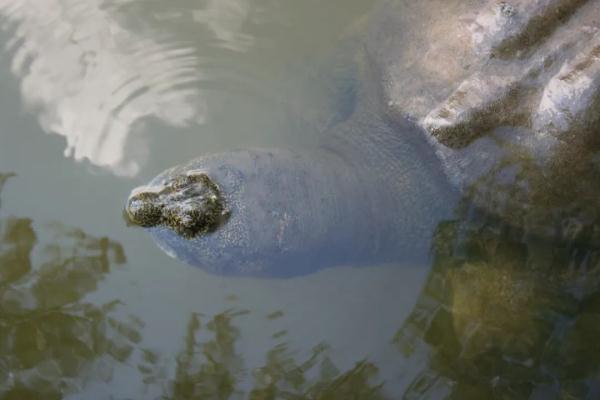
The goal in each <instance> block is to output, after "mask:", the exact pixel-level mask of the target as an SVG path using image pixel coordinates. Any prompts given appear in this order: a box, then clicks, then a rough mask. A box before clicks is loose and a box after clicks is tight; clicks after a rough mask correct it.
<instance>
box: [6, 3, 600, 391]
mask: <svg viewBox="0 0 600 400" xmlns="http://www.w3.org/2000/svg"><path fill="white" fill-rule="evenodd" d="M375 6H376V4H375V1H365V0H352V1H348V0H330V1H328V2H327V4H323V2H318V1H313V0H305V1H294V0H286V1H278V2H275V1H268V0H265V1H248V0H206V1H190V0H176V1H168V2H167V1H141V0H112V1H100V0H87V1H79V0H43V1H41V0H0V21H1V22H2V26H3V31H2V37H1V39H2V43H3V44H4V46H5V51H3V52H2V53H1V55H0V85H1V91H0V120H1V121H2V124H1V127H0V137H1V147H0V172H2V175H0V177H1V180H0V182H2V184H3V186H2V192H1V196H2V197H1V200H2V203H1V206H0V229H1V231H0V232H1V233H0V310H1V313H0V398H6V399H38V398H44V399H60V398H65V399H107V398H114V399H153V398H157V399H158V398H169V399H184V398H185V399H188V398H201V399H212V398H215V399H216V398H219V399H236V398H253V399H275V398H299V399H303V398H311V399H348V398H357V399H379V398H385V399H397V398H403V397H405V398H431V399H441V398H457V399H470V398H473V399H480V398H494V397H498V398H540V399H542V398H544V399H547V398H584V397H589V398H594V395H595V393H597V391H598V385H597V378H596V376H597V373H598V368H597V366H598V365H600V364H599V363H598V362H597V361H598V358H599V357H600V349H599V348H598V346H597V345H596V344H595V342H596V340H595V338H597V334H598V333H599V332H600V320H598V318H600V309H599V308H598V307H599V306H600V303H598V301H597V297H598V293H597V290H596V289H595V287H596V286H597V285H595V283H596V282H598V281H597V280H596V279H597V278H596V275H597V273H594V272H593V271H595V269H594V268H593V267H594V265H595V262H596V257H597V255H596V252H595V250H594V249H593V248H591V247H589V246H586V245H585V244H581V243H580V242H575V243H570V244H561V243H559V244H557V243H554V242H548V241H544V240H529V239H527V240H525V239H522V238H521V237H519V236H518V235H517V234H515V233H514V232H513V231H511V230H510V228H509V227H506V226H504V225H503V224H502V222H501V221H496V220H494V219H490V218H487V217H485V216H480V215H475V216H474V215H472V214H468V213H466V212H462V209H457V213H456V215H455V217H453V218H452V219H451V220H447V221H440V224H439V227H438V231H437V233H436V235H435V236H434V237H432V243H433V247H432V251H431V255H430V256H431V257H430V258H431V263H424V264H422V265H402V266H398V265H374V266H369V267H363V268H352V267H347V266H339V267H335V268H330V269H326V270H322V271H320V272H318V273H315V274H311V275H308V276H303V277H296V278H293V279H249V278H235V277H219V276H215V275H211V274H208V273H206V272H204V271H202V270H201V269H198V268H193V267H189V266H187V265H184V264H182V263H181V262H179V261H178V260H176V259H172V258H170V257H168V256H167V255H165V254H164V253H162V252H161V251H160V249H158V248H157V247H156V246H155V245H154V243H153V242H152V240H151V239H150V237H149V236H148V235H145V234H144V233H143V232H142V231H141V230H139V229H134V228H131V227H127V226H126V224H125V222H124V221H123V219H122V215H121V211H122V208H123V203H124V200H125V199H126V197H127V195H128V193H129V190H130V189H131V188H132V187H134V186H137V185H139V184H141V183H143V182H146V181H147V180H148V179H150V178H151V177H152V176H154V175H156V174H157V173H158V172H160V171H162V170H163V169H165V168H167V167H170V166H172V165H176V164H179V163H181V162H184V161H187V160H189V159H191V158H194V157H197V156H198V155H200V154H206V153H211V152H215V151H223V150H230V149H236V148H244V147H248V146H271V147H276V146H278V145H280V144H286V145H288V146H289V145H291V146H293V145H296V144H301V143H306V142H311V141H314V140H315V139H314V137H315V135H317V134H318V132H319V131H320V130H322V129H325V127H327V126H328V125H330V124H332V123H333V122H332V121H335V119H336V117H337V116H339V115H342V114H343V113H344V110H345V105H344V102H345V101H347V100H348V99H347V95H348V94H349V93H352V85H353V84H354V83H353V82H352V80H351V79H349V78H348V75H347V69H346V68H345V66H344V65H343V64H340V63H339V61H336V60H339V59H343V58H344V46H346V45H347V44H345V45H341V44H340V43H344V39H345V38H346V39H347V38H348V37H351V36H352V35H356V34H357V32H358V33H360V32H361V29H364V28H363V25H364V20H365V18H368V15H369V11H370V10H371V9H372V8H373V7H375ZM13 174H14V175H13ZM548 266H550V267H551V268H550V267H548ZM544 268H548V271H549V272H547V271H546V270H545V269H544ZM540 271H542V272H540ZM590 271H591V272H590ZM563 395H564V396H563ZM553 396H554V397H553ZM559 396H563V397H559Z"/></svg>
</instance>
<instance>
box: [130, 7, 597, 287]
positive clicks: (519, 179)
mask: <svg viewBox="0 0 600 400" xmlns="http://www.w3.org/2000/svg"><path fill="white" fill-rule="evenodd" d="M401 3H402V4H401V5H402V7H404V9H402V10H401V9H400V8H397V7H398V6H399V5H400V2H398V5H396V4H395V3H393V2H390V3H386V4H385V5H384V6H382V8H381V9H380V10H379V12H375V14H374V17H373V22H372V23H371V24H370V28H369V32H368V34H367V35H366V39H365V46H359V47H360V48H361V49H363V48H365V49H366V51H364V53H362V54H361V55H360V56H357V57H354V58H355V59H359V60H360V61H358V70H359V71H360V72H359V74H358V77H357V82H359V83H358V85H357V86H358V89H357V91H356V99H357V103H356V104H355V106H354V112H353V113H351V115H350V116H349V117H348V118H347V119H345V120H343V121H341V122H339V123H337V125H335V126H333V127H332V128H331V129H329V130H327V131H326V132H324V133H323V134H322V140H321V144H320V146H318V147H316V148H310V149H292V150H287V149H270V150H267V149H250V150H240V151H236V152H230V153H222V154H214V155H208V156H204V157H201V158H198V159H196V160H193V161H191V162H189V163H188V164H185V165H182V166H179V167H175V168H172V169H170V170H167V171H165V172H164V173H162V174H160V175H159V176H158V177H156V178H155V179H154V180H153V181H152V182H150V184H149V185H148V186H146V187H143V188H140V189H136V190H135V191H134V192H133V193H132V196H131V197H130V199H129V201H128V205H127V212H128V214H129V216H130V219H131V220H132V221H133V222H134V223H138V224H139V225H142V226H145V227H147V228H148V229H150V231H151V232H152V235H153V236H154V238H155V239H156V241H157V242H158V244H159V245H160V246H161V248H163V250H165V251H166V252H167V253H169V254H171V255H173V256H176V257H178V258H180V259H182V260H184V261H185V262H187V263H190V264H193V265H198V266H201V267H203V268H205V269H208V270H210V271H213V272H217V273H220V274H236V275H255V276H256V275H258V276H293V275H299V274H304V273H307V272H310V271H314V270H316V269H319V268H322V267H324V266H330V265H337V264H374V263H384V262H402V261H410V262H414V261H416V260H423V259H425V258H427V257H428V254H429V245H430V243H431V238H432V234H433V232H434V230H435V227H436V224H437V223H438V221H440V220H443V219H444V218H445V217H447V216H448V215H449V214H450V213H451V212H452V210H453V208H454V206H455V205H456V201H457V199H458V196H457V192H458V191H460V193H462V195H463V196H465V197H467V199H469V200H470V202H471V204H474V205H475V206H477V207H478V208H480V209H483V210H485V211H487V212H490V213H492V214H495V215H496V216H499V217H501V218H504V219H505V220H506V221H507V223H509V224H512V225H514V226H519V227H522V228H524V229H525V231H526V232H529V233H534V234H536V235H552V236H555V235H558V236H565V235H569V232H571V231H572V230H573V226H576V228H575V229H580V228H581V226H582V225H585V224H586V223H587V222H589V221H591V220H594V219H595V218H596V212H597V210H596V208H595V207H594V202H593V201H591V200H590V199H592V198H594V196H595V195H596V194H597V193H596V191H595V190H593V188H592V190H590V184H589V182H590V180H595V179H597V178H599V177H600V173H598V168H596V164H597V162H596V161H595V156H594V155H595V154H596V152H595V149H598V148H600V147H598V146H597V145H596V142H597V140H596V139H595V138H594V135H592V133H593V132H595V131H596V130H597V129H598V117H597V115H598V113H597V111H598V105H599V104H600V100H599V99H600V97H599V93H600V61H599V54H598V45H599V43H600V42H599V41H598V40H599V39H600V35H599V34H598V26H597V24H598V22H597V21H598V18H600V7H599V4H598V0H588V1H585V0H534V1H525V0H523V1H521V0H513V1H507V2H499V3H498V2H496V1H490V2H485V1H480V0H470V1H466V2H465V1H462V0H460V1H459V0H451V1H447V0H428V1H425V2H414V3H412V4H410V5H407V4H406V3H405V2H401ZM407 8H411V9H410V10H407ZM440 10H443V11H444V12H439V11H440ZM453 15H454V17H452V16H453ZM411 18H412V19H414V18H417V19H422V20H424V21H428V24H429V25H428V26H429V29H424V30H418V31H414V26H415V25H416V24H415V23H414V22H412V23H411V21H410V19H411ZM411 26H412V27H413V30H412V31H411V30H409V29H410V27H411ZM406 27H409V28H406ZM584 83H587V86H586V85H585V84H584ZM570 98H572V99H574V100H573V101H571V102H569V101H567V99H570ZM565 104H566V105H565ZM573 117H576V118H573ZM599 144H600V143H599ZM574 178H578V180H577V179H574ZM565 184H566V185H570V191H569V192H568V191H566V190H565V186H564V185H565ZM595 186H597V185H595ZM595 186H594V187H595ZM456 189H459V190H458V191H457V190H456Z"/></svg>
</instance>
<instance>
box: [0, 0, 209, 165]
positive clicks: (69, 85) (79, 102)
mask: <svg viewBox="0 0 600 400" xmlns="http://www.w3.org/2000/svg"><path fill="white" fill-rule="evenodd" d="M126 2H127V0H121V1H119V4H117V3H115V2H112V5H123V4H124V3H126ZM0 15H1V16H2V28H3V29H4V30H5V31H8V32H9V33H10V35H11V39H10V40H9V41H8V43H7V44H6V49H7V51H8V52H9V53H10V55H11V56H12V64H11V69H12V72H13V73H14V74H15V75H16V76H17V77H19V78H20V80H21V93H22V96H23V101H24V103H25V105H26V107H27V108H28V109H30V110H32V111H34V112H35V113H36V114H37V116H38V119H39V122H40V125H41V126H42V128H43V129H44V130H45V131H46V132H49V133H56V134H59V135H62V136H64V137H65V138H66V141H67V144H66V149H65V156H70V157H73V158H74V159H75V160H83V159H88V160H89V161H90V162H91V163H93V164H95V165H98V166H102V167H106V168H108V169H110V170H111V171H113V172H114V173H116V174H119V175H126V176H132V175H135V174H136V173H137V172H138V170H139V168H140V164H141V163H142V162H143V160H139V159H138V160H135V159H131V157H128V155H127V154H126V143H127V139H128V137H129V136H130V133H131V131H132V128H133V126H134V124H135V122H136V121H138V120H140V119H141V118H144V117H155V118H158V119H160V120H162V121H163V122H165V123H166V124H169V125H172V126H187V125H190V124H198V123H203V122H204V118H205V109H206V104H205V99H204V98H203V97H202V96H201V95H200V93H199V92H198V90H197V86H196V85H195V84H196V83H197V82H198V81H199V80H200V79H202V75H201V73H200V71H199V68H198V65H199V57H198V54H197V50H196V49H195V48H194V47H193V46H192V45H191V44H189V43H185V42H183V41H180V40H179V41H178V40H176V39H174V38H173V37H172V36H168V35H160V34H152V32H150V34H148V32H144V35H143V36H142V34H141V33H139V32H134V31H132V30H130V29H127V27H124V26H123V25H122V22H123V18H122V17H123V16H122V15H120V11H119V7H109V6H107V4H106V2H105V1H102V0H88V1H80V0H43V1H42V0H0ZM138 153H139V152H138ZM141 153H143V151H142V152H141Z"/></svg>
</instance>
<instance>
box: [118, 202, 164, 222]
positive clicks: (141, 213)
mask: <svg viewBox="0 0 600 400" xmlns="http://www.w3.org/2000/svg"><path fill="white" fill-rule="evenodd" d="M156 200H157V198H156V196H155V195H154V194H153V193H138V194H135V195H133V196H131V197H130V198H129V200H128V201H127V205H126V207H125V211H124V213H125V215H126V217H127V221H128V223H129V224H131V225H138V226H141V227H144V228H150V227H153V226H157V225H159V224H160V223H161V222H162V206H161V205H160V204H158V203H157V202H156Z"/></svg>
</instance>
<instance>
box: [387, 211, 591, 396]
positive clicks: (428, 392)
mask: <svg viewBox="0 0 600 400" xmlns="http://www.w3.org/2000/svg"><path fill="white" fill-rule="evenodd" d="M592 229H593V230H594V231H597V226H596V227H593V228H592ZM590 238H591V237H590V235H589V231H588V232H586V231H580V232H578V233H577V234H576V235H574V236H572V237H570V238H568V239H565V240H563V239H561V238H558V239H555V240H549V239H541V238H539V237H537V236H535V235H527V234H525V233H524V232H523V231H522V230H518V229H515V228H514V227H511V226H510V225H509V224H507V223H506V222H502V221H500V220H497V219H494V218H490V217H489V216H486V215H484V214H481V213H479V212H477V211H473V210H469V209H468V208H467V207H465V208H464V209H463V210H461V211H460V212H459V215H458V218H457V219H456V220H454V221H448V222H446V223H443V224H440V226H439V228H438V232H437V234H436V238H435V249H434V250H435V261H434V267H433V270H432V272H431V274H430V277H429V279H428V281H427V284H426V286H425V288H424V289H423V292H422V294H421V296H420V298H419V300H418V303H417V305H416V306H415V308H414V310H413V312H412V314H411V316H410V317H409V318H408V320H407V321H406V323H405V324H404V326H403V327H402V329H401V330H400V331H399V332H398V334H397V335H396V337H395V339H394V342H395V343H396V344H397V345H398V347H399V349H400V350H401V351H402V353H403V354H404V355H405V356H406V357H407V358H414V359H417V358H425V363H424V367H423V369H422V370H421V371H420V372H419V373H418V374H417V376H416V377H415V379H414V381H413V382H412V385H411V386H410V387H409V388H408V390H407V392H406V393H405V395H406V398H422V397H427V398H453V399H481V398H515V399H516V398H518V399H521V398H533V399H554V398H578V399H579V398H597V396H598V394H600V381H599V380H598V378H597V376H598V375H597V374H598V372H599V370H598V368H599V365H600V347H599V346H598V345H597V343H596V340H595V339H594V338H596V337H597V336H598V334H600V308H599V306H600V302H598V299H600V290H599V288H600V285H599V284H600V268H599V267H598V263H599V261H600V252H599V251H598V249H597V248H596V247H594V246H591V245H590Z"/></svg>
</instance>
